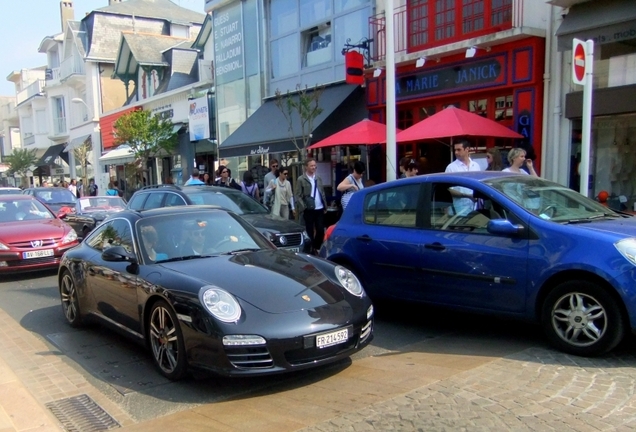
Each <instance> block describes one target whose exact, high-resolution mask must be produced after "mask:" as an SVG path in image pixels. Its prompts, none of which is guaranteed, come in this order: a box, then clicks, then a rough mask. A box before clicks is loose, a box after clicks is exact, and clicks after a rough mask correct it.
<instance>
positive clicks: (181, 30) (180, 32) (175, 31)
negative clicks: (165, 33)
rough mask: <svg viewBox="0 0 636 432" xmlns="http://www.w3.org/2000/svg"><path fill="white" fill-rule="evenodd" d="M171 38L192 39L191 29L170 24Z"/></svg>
mask: <svg viewBox="0 0 636 432" xmlns="http://www.w3.org/2000/svg"><path fill="white" fill-rule="evenodd" d="M170 36H173V37H180V38H185V39H190V27H188V26H186V25H181V24H174V23H172V24H170Z"/></svg>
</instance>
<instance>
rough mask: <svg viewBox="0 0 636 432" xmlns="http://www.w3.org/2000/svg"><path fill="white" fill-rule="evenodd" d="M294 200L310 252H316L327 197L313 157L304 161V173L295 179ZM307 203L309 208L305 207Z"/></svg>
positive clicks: (320, 240)
mask: <svg viewBox="0 0 636 432" xmlns="http://www.w3.org/2000/svg"><path fill="white" fill-rule="evenodd" d="M294 201H295V202H296V207H297V209H298V213H299V214H300V217H301V220H304V221H305V228H306V230H307V234H308V235H309V238H310V239H311V243H312V252H313V253H314V254H317V253H318V250H319V249H320V246H321V245H322V240H323V237H324V235H325V223H324V218H325V213H326V212H327V197H326V196H325V189H324V187H323V184H322V179H321V178H320V177H318V176H317V175H316V161H315V160H314V159H307V160H306V161H305V173H304V174H303V175H301V176H300V177H298V180H297V181H296V187H295V191H294ZM312 201H313V206H312V205H311V203H312ZM308 204H309V205H310V207H309V208H307V205H308ZM311 207H313V209H312V208H311Z"/></svg>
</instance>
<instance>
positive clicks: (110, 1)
mask: <svg viewBox="0 0 636 432" xmlns="http://www.w3.org/2000/svg"><path fill="white" fill-rule="evenodd" d="M121 2H122V0H108V6H112V5H114V4H117V3H121Z"/></svg>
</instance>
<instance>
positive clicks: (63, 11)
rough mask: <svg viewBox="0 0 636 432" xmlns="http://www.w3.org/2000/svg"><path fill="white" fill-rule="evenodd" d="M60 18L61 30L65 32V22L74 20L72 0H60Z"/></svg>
mask: <svg viewBox="0 0 636 432" xmlns="http://www.w3.org/2000/svg"><path fill="white" fill-rule="evenodd" d="M60 19H61V21H62V32H63V33H65V32H66V25H67V22H68V21H74V20H75V10H73V1H72V0H61V1H60Z"/></svg>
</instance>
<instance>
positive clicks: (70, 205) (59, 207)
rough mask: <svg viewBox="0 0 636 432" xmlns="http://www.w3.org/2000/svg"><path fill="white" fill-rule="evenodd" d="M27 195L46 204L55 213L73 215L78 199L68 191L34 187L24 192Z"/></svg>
mask: <svg viewBox="0 0 636 432" xmlns="http://www.w3.org/2000/svg"><path fill="white" fill-rule="evenodd" d="M22 193H23V194H25V195H31V196H32V197H35V199H37V200H38V201H40V202H41V203H43V204H46V206H47V207H48V208H50V209H51V210H52V211H53V213H58V214H59V213H60V212H62V213H71V212H72V211H73V209H74V208H75V202H76V201H77V197H76V196H75V195H73V194H72V193H71V191H69V190H68V189H64V188H59V187H34V188H27V189H24V190H23V191H22Z"/></svg>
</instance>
